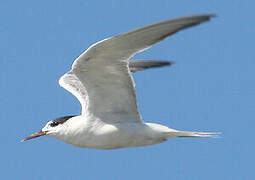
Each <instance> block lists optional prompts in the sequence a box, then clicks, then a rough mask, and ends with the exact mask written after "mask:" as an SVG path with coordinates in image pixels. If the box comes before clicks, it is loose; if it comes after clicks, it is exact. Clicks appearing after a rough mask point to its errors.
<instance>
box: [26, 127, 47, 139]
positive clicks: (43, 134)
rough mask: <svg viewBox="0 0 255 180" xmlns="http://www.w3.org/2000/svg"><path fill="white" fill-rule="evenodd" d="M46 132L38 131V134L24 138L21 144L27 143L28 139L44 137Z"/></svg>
mask: <svg viewBox="0 0 255 180" xmlns="http://www.w3.org/2000/svg"><path fill="white" fill-rule="evenodd" d="M46 133H47V132H46V131H42V130H41V131H39V132H36V133H34V134H31V135H30V136H28V137H26V138H25V139H22V140H21V142H24V141H27V140H29V139H33V138H37V137H40V136H45V135H46Z"/></svg>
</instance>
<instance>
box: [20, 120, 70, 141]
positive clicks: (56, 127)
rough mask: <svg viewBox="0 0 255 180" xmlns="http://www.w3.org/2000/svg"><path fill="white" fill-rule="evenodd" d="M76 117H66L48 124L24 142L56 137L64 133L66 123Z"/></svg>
mask: <svg viewBox="0 0 255 180" xmlns="http://www.w3.org/2000/svg"><path fill="white" fill-rule="evenodd" d="M72 117H74V116H65V117H61V118H57V119H54V120H52V121H49V122H47V124H46V125H45V126H44V127H43V128H42V129H41V130H40V131H38V132H36V133H34V134H31V135H30V136H28V137H26V138H25V139H23V140H22V142H23V141H27V140H29V139H33V138H37V137H40V136H45V135H46V136H53V137H54V136H56V135H58V134H60V133H61V132H62V131H63V128H65V125H64V124H65V122H66V121H67V120H69V119H70V118H72Z"/></svg>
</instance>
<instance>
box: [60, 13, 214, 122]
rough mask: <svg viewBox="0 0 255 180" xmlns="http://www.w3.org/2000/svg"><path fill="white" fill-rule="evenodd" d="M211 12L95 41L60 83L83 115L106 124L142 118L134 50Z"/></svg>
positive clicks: (148, 45) (201, 18) (196, 22)
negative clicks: (133, 66) (131, 61)
mask: <svg viewBox="0 0 255 180" xmlns="http://www.w3.org/2000/svg"><path fill="white" fill-rule="evenodd" d="M211 17H213V16H212V15H198V16H188V17H182V18H177V19H172V20H167V21H163V22H159V23H156V24H152V25H149V26H145V27H142V28H139V29H136V30H133V31H130V32H127V33H124V34H121V35H118V36H115V37H112V38H108V39H105V40H103V41H100V42H97V43H95V44H94V45H92V46H91V47H89V48H88V49H87V50H86V51H85V52H84V53H83V54H81V55H80V56H79V57H78V58H77V59H76V60H75V61H74V63H73V65H72V70H71V71H70V72H69V73H67V74H65V75H64V76H62V77H61V78H60V85H61V86H62V87H64V88H65V89H67V90H68V91H70V92H71V93H72V94H73V95H74V96H76V97H77V98H78V100H79V101H80V103H81V105H82V114H83V115H93V116H94V117H98V118H100V119H101V120H102V121H107V123H114V122H122V121H123V120H124V121H141V118H140V114H139V112H138V109H137V101H136V94H135V91H134V82H133V79H132V76H131V74H130V70H129V64H128V60H129V59H130V58H131V57H132V56H133V55H134V54H135V53H137V52H140V51H143V50H145V49H147V48H149V47H151V46H152V45H153V44H155V43H157V42H159V41H161V40H163V39H165V38H166V37H168V36H169V35H171V34H174V33H176V32H178V31H179V30H181V29H184V28H187V27H190V26H194V25H197V24H200V23H202V22H205V21H208V20H209V19H210V18H211Z"/></svg>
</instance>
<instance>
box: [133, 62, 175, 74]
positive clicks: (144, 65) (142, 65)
mask: <svg viewBox="0 0 255 180" xmlns="http://www.w3.org/2000/svg"><path fill="white" fill-rule="evenodd" d="M172 64H174V62H173V61H155V60H130V61H129V69H130V71H131V72H133V73H134V72H138V71H143V70H146V69H150V68H157V67H164V66H171V65H172Z"/></svg>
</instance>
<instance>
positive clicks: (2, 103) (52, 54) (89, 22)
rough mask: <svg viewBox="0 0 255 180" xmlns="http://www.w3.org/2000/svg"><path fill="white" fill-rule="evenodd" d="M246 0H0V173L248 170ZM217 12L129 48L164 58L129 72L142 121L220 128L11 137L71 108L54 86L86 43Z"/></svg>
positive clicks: (231, 173) (149, 174) (254, 104)
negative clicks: (146, 142)
mask: <svg viewBox="0 0 255 180" xmlns="http://www.w3.org/2000/svg"><path fill="white" fill-rule="evenodd" d="M254 6H255V2H254V1H252V0H249V1H248V0H247V1H245V0H243V1H241V0H239V1H238V0H231V1H230V0H224V1H220V0H211V1H205V0H196V1H184V0H171V1H169V0H155V1H152V0H151V1H149V0H140V1H139V0H128V1H119V0H108V1H103V0H101V1H99V0H75V1H67V0H61V1H60V0H43V1H34V0H25V1H19V0H9V1H3V0H2V1H1V2H0V67H1V71H0V89H1V96H0V109H1V113H0V118H1V131H0V134H1V136H0V137H1V148H0V152H1V153H0V154H1V155H0V156H1V157H0V158H1V161H0V169H1V174H0V176H1V179H11V180H17V179H33V180H45V179H53V180H55V179H62V180H66V179H67V180H71V179H75V180H80V179H114V180H119V179H122V180H126V179H147V180H150V179H151V180H152V179H176V180H204V179H206V180H209V179H210V180H214V179H228V180H230V179H231V180H233V179H236V180H240V179H254V161H255V159H254V147H255V146H254V125H255V120H254V116H255V81H254V80H255V55H254V52H255V51H254V50H255V49H254V47H255V46H254V42H255V36H254V34H255V15H254ZM203 13H215V14H217V15H218V17H217V18H214V19H212V21H210V22H209V23H205V24H202V25H200V26H196V27H193V28H190V29H187V30H184V31H182V32H179V33H178V34H175V35H174V36H172V37H170V38H168V39H166V40H165V41H163V42H161V43H159V44H157V45H156V46H154V47H153V48H151V49H149V50H147V51H145V52H143V53H141V54H139V55H137V56H135V57H134V58H145V59H162V60H173V61H175V62H176V64H175V65H173V66H171V67H167V68H161V69H153V70H148V71H146V72H140V73H137V74H135V75H134V78H135V82H136V85H137V86H136V91H137V96H138V101H139V109H140V112H141V114H142V117H143V119H144V121H146V122H156V123H160V124H163V125H167V126H169V127H172V128H176V129H180V130H193V131H219V132H222V133H223V134H222V138H216V139H199V138H194V139H193V138H175V139H169V141H167V142H164V143H162V144H158V145H154V146H148V147H139V148H127V149H118V150H94V149H85V148H77V147H73V146H71V145H68V144H65V143H63V142H61V141H59V140H56V139H53V138H49V137H42V138H38V139H34V140H31V141H28V142H25V143H21V142H20V140H21V139H22V138H24V137H25V136H27V135H29V134H31V133H33V132H35V131H37V130H39V129H41V128H42V127H43V126H44V124H45V123H46V122H47V121H49V120H51V119H54V118H56V117H61V116H64V115H75V114H79V113H80V104H79V102H78V101H77V100H76V99H75V98H74V97H73V96H72V95H71V94H69V93H68V92H67V91H65V90H64V89H62V88H61V87H60V86H59V85H58V78H59V77H60V76H61V75H63V74H64V73H65V72H66V71H68V70H69V69H70V67H71V64H72V62H73V60H74V59H75V58H76V57H77V56H79V55H80V54H81V53H82V52H83V51H84V50H85V49H87V48H88V47H89V46H90V45H91V44H93V43H95V42H97V41H99V40H102V39H104V38H107V37H110V36H114V35H117V34H120V33H123V32H126V31H129V30H132V29H134V28H138V27H141V26H144V25H148V24H151V23H155V22H158V21H161V20H166V19H169V18H174V17H179V16H186V15H194V14H203Z"/></svg>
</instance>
